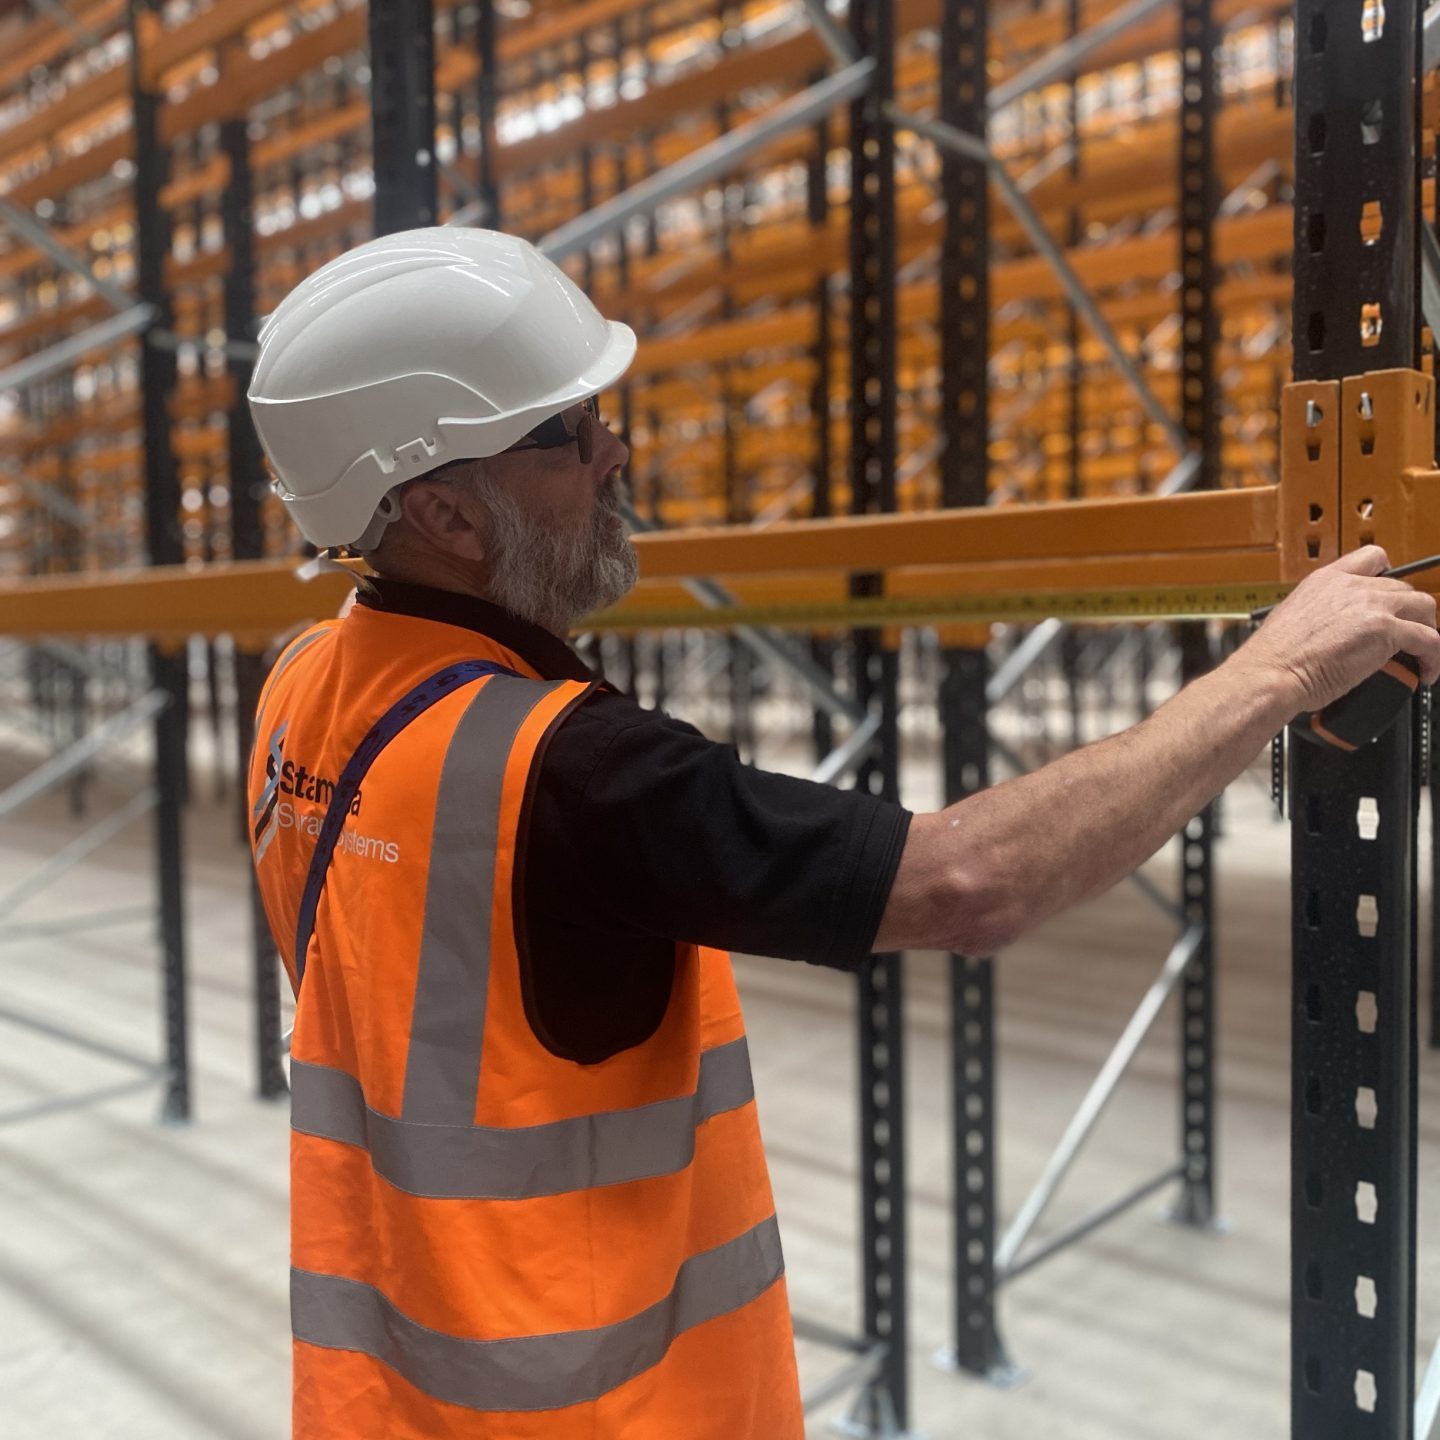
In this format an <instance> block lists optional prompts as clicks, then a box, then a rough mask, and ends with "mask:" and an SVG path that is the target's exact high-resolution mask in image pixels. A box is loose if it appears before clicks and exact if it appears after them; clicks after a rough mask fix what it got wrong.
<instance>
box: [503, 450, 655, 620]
mask: <svg viewBox="0 0 1440 1440" xmlns="http://www.w3.org/2000/svg"><path fill="white" fill-rule="evenodd" d="M476 490H477V493H478V494H479V496H480V498H481V500H482V501H483V503H484V505H485V509H486V512H487V515H488V519H489V524H488V527H487V544H486V552H487V555H486V558H487V560H488V562H489V574H488V577H487V579H488V583H487V585H486V593H487V595H488V596H489V598H490V599H491V600H493V601H494V602H495V604H497V605H500V606H503V607H504V608H505V609H506V610H508V611H510V613H511V614H512V615H518V616H519V617H520V618H521V619H522V620H528V621H530V622H531V624H533V625H539V626H542V627H543V628H544V629H546V630H550V631H553V632H554V633H555V634H557V635H563V634H564V633H565V631H567V630H569V629H570V628H571V627H572V626H573V625H574V624H575V622H576V621H578V620H580V619H581V618H582V617H583V616H585V615H588V614H590V613H591V611H594V610H601V609H604V607H605V606H607V605H613V604H614V603H615V602H616V601H617V600H619V599H620V597H621V596H622V595H626V594H628V593H629V591H630V590H631V589H632V588H633V587H634V584H635V581H636V580H637V579H638V577H639V573H640V559H639V556H637V555H636V553H635V547H634V546H633V545H632V544H631V543H630V537H629V536H628V535H626V534H625V531H624V528H623V526H622V525H621V524H619V523H618V516H619V514H620V489H619V485H618V482H613V481H607V482H606V485H605V488H604V489H603V490H602V491H601V493H600V497H599V498H598V499H597V501H596V502H595V512H594V514H593V515H592V516H591V520H590V526H589V528H588V529H587V530H586V531H585V532H584V533H583V534H581V535H576V534H574V533H573V531H569V530H566V529H563V528H561V527H559V526H557V525H555V524H553V523H548V518H549V517H546V516H544V515H538V516H537V515H531V514H530V513H529V512H528V511H526V510H524V509H522V508H521V507H520V506H519V505H518V504H517V503H516V502H515V501H514V500H513V499H512V498H511V497H510V496H509V495H508V494H507V493H506V492H505V491H504V490H502V489H501V488H500V487H499V486H498V485H495V484H493V483H492V482H491V481H489V480H488V479H487V478H482V477H477V482H476Z"/></svg>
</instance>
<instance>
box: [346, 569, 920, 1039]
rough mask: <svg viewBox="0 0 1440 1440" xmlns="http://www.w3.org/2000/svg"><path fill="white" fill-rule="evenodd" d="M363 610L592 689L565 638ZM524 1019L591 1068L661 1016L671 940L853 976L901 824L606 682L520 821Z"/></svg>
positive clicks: (496, 611)
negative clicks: (458, 635)
mask: <svg viewBox="0 0 1440 1440" xmlns="http://www.w3.org/2000/svg"><path fill="white" fill-rule="evenodd" d="M373 586H374V593H373V594H367V593H366V591H365V590H364V589H362V591H361V593H360V596H359V602H360V603H361V604H368V605H374V606H377V607H379V608H382V609H384V610H387V611H392V612H394V613H398V614H403V615H413V616H416V617H418V618H421V619H425V620H432V621H435V622H437V623H439V624H442V625H455V626H458V627H460V628H461V629H468V630H475V631H478V632H479V633H480V634H482V635H487V636H489V637H490V638H491V639H492V640H494V641H496V642H497V643H498V644H501V645H503V646H505V647H506V648H507V649H509V650H512V651H514V652H515V653H516V654H517V655H520V656H522V657H523V658H524V659H525V660H526V662H527V663H528V664H530V665H531V666H533V667H534V668H535V670H536V671H537V672H538V673H539V674H540V675H541V676H543V677H544V678H545V679H547V680H568V679H575V680H593V679H595V678H596V676H595V675H594V673H593V672H592V671H591V670H590V669H589V668H588V667H587V666H586V665H585V664H584V662H583V661H582V660H581V659H580V657H579V656H578V655H576V654H575V652H574V651H573V650H571V649H570V647H569V646H568V645H566V644H565V643H564V641H562V640H560V639H558V638H557V637H556V636H554V635H552V634H550V632H549V631H547V630H542V629H540V628H539V627H538V626H536V625H531V624H528V623H527V622H526V621H523V620H520V619H518V618H517V617H515V616H514V615H512V614H510V613H509V612H508V611H506V610H502V609H500V608H499V607H498V606H496V605H492V604H490V603H489V602H488V601H485V600H480V599H478V598H476V597H474V596H470V595H461V594H457V593H455V592H453V591H447V590H435V589H431V588H430V587H428V586H423V585H410V584H406V583H402V582H401V581H398V580H386V579H378V580H375V581H374V582H373ZM522 825H523V833H522V838H521V845H520V857H521V863H520V864H518V865H517V867H516V877H515V884H516V891H517V894H516V896H515V900H516V906H515V914H516V922H517V923H516V931H517V939H518V940H519V942H520V947H521V959H522V976H523V980H524V987H523V988H524V991H525V1003H526V1011H527V1013H528V1015H529V1017H530V1021H531V1024H532V1025H533V1026H534V1028H535V1031H536V1034H537V1035H538V1036H539V1037H540V1039H541V1041H542V1042H543V1043H544V1044H545V1045H546V1046H547V1047H548V1048H549V1049H550V1050H552V1051H553V1052H554V1053H556V1054H558V1055H562V1056H564V1057H566V1058H568V1059H574V1060H580V1061H585V1062H595V1061H598V1060H602V1059H604V1058H606V1057H607V1056H609V1055H613V1054H615V1053H616V1052H617V1051H619V1050H623V1049H626V1048H628V1047H630V1046H632V1045H637V1044H639V1043H640V1042H641V1041H643V1040H645V1039H646V1038H647V1037H648V1036H650V1035H651V1034H652V1033H653V1032H654V1030H655V1028H656V1026H658V1025H659V1023H660V1019H661V1017H662V1016H663V1015H664V1013H665V1008H666V1005H667V1004H668V1001H669V996H670V986H671V981H672V979H673V974H674V946H675V942H677V941H688V942H691V943H694V944H700V945H712V946H716V947H718V948H720V949H725V950H739V951H744V952H746V953H749V954H754V955H774V956H777V957H779V958H781V959H787V960H806V961H809V962H811V963H812V964H817V965H830V966H835V967H838V968H840V969H853V968H854V967H856V966H858V965H859V964H860V962H861V961H862V960H863V959H864V958H865V956H866V955H867V954H869V952H870V947H871V944H872V942H873V940H874V938H875V932H876V930H877V929H878V928H879V925H880V917H881V914H882V913H883V911H884V909H885V902H886V900H887V899H888V897H889V894H890V886H891V884H892V882H893V881H894V879H895V871H896V868H897V866H898V865H899V863H900V852H901V849H902V847H903V846H904V843H905V835H906V831H907V830H908V829H909V825H910V814H909V812H908V811H906V810H903V809H901V807H900V806H898V805H894V804H890V803H888V802H886V801H882V800H877V799H875V798H874V797H873V796H871V795H867V794H862V793H860V792H858V791H853V790H836V789H834V788H832V787H831V786H828V785H817V784H814V783H813V782H811V781H809V780H798V779H795V778H793V777H791V776H788V775H776V774H772V773H770V772H769V771H765V770H757V769H755V768H754V767H753V766H749V765H745V764H742V763H741V761H740V759H739V758H738V756H737V755H736V753H735V751H734V749H733V748H731V747H730V746H728V745H721V744H717V743H715V742H714V741H711V740H707V739H706V738H705V737H704V736H703V735H702V734H701V733H700V732H699V731H698V730H696V729H695V728H694V726H692V725H687V724H685V723H684V722H683V721H680V720H675V719H672V718H671V717H670V716H668V715H666V714H664V713H663V712H662V711H658V710H646V709H644V708H642V707H641V706H640V705H638V704H637V703H636V702H635V701H634V700H632V699H631V698H630V697H629V696H627V695H624V694H621V693H620V692H619V691H617V690H614V689H612V688H611V687H609V686H608V685H607V686H603V687H602V688H601V689H599V690H597V691H596V692H595V693H594V694H593V695H591V696H590V697H589V698H588V699H587V700H586V701H585V702H584V703H583V704H581V705H580V706H578V707H577V708H576V709H575V710H574V711H572V712H571V714H570V715H569V717H568V718H567V719H566V720H565V721H564V722H563V723H562V724H561V725H560V726H559V728H558V729H557V730H556V731H555V733H554V734H553V735H552V736H551V738H550V740H549V742H548V744H547V746H546V748H545V751H544V755H543V757H542V758H541V760H540V770H539V776H538V778H537V779H536V781H535V783H534V786H533V789H532V792H531V799H530V804H529V808H528V812H527V814H526V816H525V818H524V820H523V821H522Z"/></svg>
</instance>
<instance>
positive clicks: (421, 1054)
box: [400, 675, 564, 1125]
mask: <svg viewBox="0 0 1440 1440" xmlns="http://www.w3.org/2000/svg"><path fill="white" fill-rule="evenodd" d="M563 683H564V682H563V681H555V682H553V683H548V684H547V683H542V682H539V681H536V680H517V679H511V678H510V677H509V676H506V675H494V676H492V677H491V678H490V679H489V680H487V681H485V683H484V684H483V685H481V686H480V688H479V689H478V690H477V692H476V694H475V698H474V699H473V700H472V701H471V702H470V704H469V705H468V706H467V707H466V709H465V713H464V714H463V715H462V716H461V717H460V721H459V723H458V724H457V725H456V726H455V729H454V730H453V731H452V732H451V735H450V744H449V746H448V748H447V749H446V751H445V760H444V762H443V764H442V765H441V768H440V788H439V792H438V794H437V796H436V800H435V823H434V829H433V830H432V832H431V837H430V852H429V854H430V861H429V871H428V876H427V879H426V885H425V919H424V926H423V929H422V931H421V938H420V962H419V967H418V969H417V972H416V976H415V1003H414V1008H413V1010H412V1012H411V1020H410V1051H409V1057H408V1059H407V1061H406V1065H405V1093H404V1100H403V1102H402V1106H401V1111H400V1113H401V1115H402V1116H403V1118H404V1119H406V1120H413V1121H416V1122H427V1123H429V1124H432V1125H469V1124H470V1123H471V1122H472V1121H473V1119H474V1118H475V1091H476V1088H477V1087H478V1085H479V1082H480V1050H481V1046H482V1044H483V1039H484V1033H485V1001H486V993H487V991H488V990H489V987H490V914H491V887H492V884H493V882H494V875H495V869H494V867H495V845H496V837H497V836H498V834H499V830H500V791H501V787H502V786H503V784H504V782H505V768H506V765H507V763H508V761H509V759H510V750H511V747H512V746H513V745H514V743H515V736H516V733H517V732H518V731H519V729H520V726H521V724H522V723H523V722H524V720H525V717H526V716H527V715H529V713H530V712H531V711H532V710H533V709H534V708H535V706H536V705H538V704H539V703H540V701H541V700H543V699H544V698H545V697H546V696H547V695H549V694H550V693H551V692H552V691H554V690H558V689H559V688H560V686H561V685H562V684H563ZM505 901H506V904H509V896H506V897H505Z"/></svg>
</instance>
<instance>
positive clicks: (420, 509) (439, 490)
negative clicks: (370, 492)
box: [400, 480, 485, 560]
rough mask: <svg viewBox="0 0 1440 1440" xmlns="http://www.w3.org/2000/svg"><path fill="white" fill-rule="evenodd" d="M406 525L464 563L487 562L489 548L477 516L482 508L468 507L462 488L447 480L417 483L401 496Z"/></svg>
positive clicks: (402, 492)
mask: <svg viewBox="0 0 1440 1440" xmlns="http://www.w3.org/2000/svg"><path fill="white" fill-rule="evenodd" d="M400 509H401V513H402V514H403V515H404V516H405V520H406V523H407V524H408V525H409V526H410V528H411V529H412V530H414V531H415V532H416V534H418V535H420V536H421V537H422V538H423V539H424V540H425V541H426V542H427V543H429V544H430V545H433V546H434V547H435V548H436V549H437V550H444V551H445V552H446V553H448V554H450V555H454V556H457V557H458V558H459V559H462V560H483V559H484V557H485V548H484V545H483V543H482V537H481V534H480V531H479V529H478V528H477V526H476V524H475V520H474V518H473V517H474V516H475V515H476V514H477V511H478V506H476V505H475V504H474V503H473V502H471V503H470V504H466V502H465V493H464V491H463V490H462V489H461V487H460V486H458V485H450V484H447V483H446V482H445V481H444V480H416V481H412V482H411V483H410V484H409V485H407V486H406V487H405V488H404V490H402V491H401V492H400Z"/></svg>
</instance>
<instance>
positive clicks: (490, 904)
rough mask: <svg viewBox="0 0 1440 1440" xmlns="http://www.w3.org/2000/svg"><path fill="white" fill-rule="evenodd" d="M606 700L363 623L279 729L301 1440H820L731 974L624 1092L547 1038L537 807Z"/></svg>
mask: <svg viewBox="0 0 1440 1440" xmlns="http://www.w3.org/2000/svg"><path fill="white" fill-rule="evenodd" d="M591 688H592V687H591V686H589V685H586V684H584V683H583V682H579V681H573V680H567V681H553V682H552V681H545V680H542V679H540V678H539V677H538V676H537V675H536V673H535V671H534V670H533V669H532V668H531V667H529V666H528V665H527V664H526V663H525V661H524V660H522V659H521V658H520V657H519V656H518V655H516V654H514V653H513V652H511V651H509V650H506V649H504V648H503V647H501V646H499V645H497V644H496V643H495V642H493V641H491V640H489V639H487V638H486V637H484V636H482V635H478V634H475V633H473V632H471V631H469V630H465V629H462V628H459V627H456V626H450V625H445V624H440V623H435V622H430V621H425V620H417V619H415V618H412V617H409V616H402V615H394V614H388V613H386V612H384V611H381V610H377V609H371V608H369V607H366V606H356V607H355V609H354V610H353V611H352V612H351V614H350V615H349V616H347V618H346V619H345V620H343V621H330V622H327V623H325V624H322V625H320V626H317V627H316V628H314V629H312V630H309V631H307V632H305V633H304V634H303V635H301V636H300V637H299V638H297V639H296V640H294V641H293V642H292V643H291V644H290V645H289V646H288V647H287V648H286V650H285V651H284V653H283V654H282V655H281V657H280V660H279V662H278V663H277V664H276V666H275V669H274V670H273V671H272V672H271V676H270V679H269V680H268V681H267V683H266V687H265V690H264V692H263V693H262V695H261V700H260V707H259V713H258V717H257V722H256V744H255V752H254V755H253V758H252V761H251V767H250V784H249V791H250V803H251V813H252V819H253V823H252V836H253V846H254V854H255V863H256V870H257V874H258V876H259V881H260V891H261V895H262V897H263V900H264V904H265V911H266V914H267V916H268V917H269V921H270V926H271V929H272V930H273V932H274V934H275V938H276V943H277V944H278V946H279V949H280V953H281V957H282V959H283V960H284V963H285V966H286V968H287V970H288V971H289V973H290V978H291V981H292V984H294V985H295V986H296V989H297V993H298V1000H297V1008H296V1015H295V1034H294V1039H293V1042H292V1050H291V1056H292V1060H291V1091H292V1113H291V1126H292V1136H291V1241H292V1256H291V1258H292V1267H293V1268H292V1272H291V1314H292V1322H293V1327H294V1335H295V1340H294V1383H295V1391H294V1435H295V1437H296V1440H342V1437H343V1440H371V1437H374V1440H439V1437H466V1440H471V1437H474V1440H481V1437H484V1440H501V1437H503V1440H610V1437H615V1440H620V1437H624V1440H652V1437H653V1440H700V1437H715V1440H720V1437H724V1440H746V1437H752V1440H798V1437H800V1436H801V1435H802V1434H803V1420H802V1415H801V1404H800V1397H799V1388H798V1384H797V1378H796V1370H795V1356H794V1345H793V1339H792V1334H791V1327H790V1313H789V1306H788V1303H787V1299H786V1292H785V1281H784V1275H783V1271H784V1264H783V1261H782V1259H781V1254H780V1241H779V1235H778V1232H777V1229H776V1220H775V1206H774V1201H773V1199H772V1196H771V1192H770V1182H769V1177H768V1175H767V1173H766V1167H765V1156H764V1151H763V1149H762V1147H761V1141H760V1131H759V1126H758V1123H757V1120H756V1114H755V1100H754V1092H753V1088H752V1082H751V1078H750V1064H749V1057H748V1053H747V1050H746V1042H745V1031H744V1025H743V1022H742V1019H741V1015H740V1006H739V1001H738V998H737V996H736V993H735V984H734V979H733V977H732V975H731V971H730V962H729V958H728V957H727V956H726V955H724V954H723V953H720V952H718V951H713V950H707V949H703V948H700V947H697V946H693V945H688V944H680V945H678V946H677V951H676V955H677V964H676V971H675V980H674V985H673V988H672V991H671V995H670V1001H669V1005H668V1008H667V1010H666V1012H665V1015H664V1018H663V1020H662V1021H661V1023H660V1025H659V1027H658V1029H657V1030H656V1031H655V1033H654V1034H653V1035H652V1036H651V1037H650V1038H649V1039H648V1040H646V1041H644V1042H643V1043H641V1044H639V1045H636V1046H634V1047H633V1048H631V1049H628V1050H624V1051H621V1052H620V1053H619V1054H616V1055H613V1056H611V1057H610V1058H609V1059H607V1060H604V1061H602V1062H600V1063H598V1064H579V1063H577V1062H575V1061H571V1060H565V1059H561V1058H559V1057H557V1056H556V1055H554V1054H553V1053H551V1052H550V1051H549V1050H547V1049H546V1048H545V1047H544V1046H543V1045H542V1044H541V1043H540V1041H539V1040H538V1039H537V1038H536V1036H535V1033H534V1031H533V1029H532V1028H531V1025H530V1023H529V1021H528V1020H527V1018H526V998H525V990H526V985H527V983H528V977H527V973H526V968H525V965H524V963H523V961H522V958H521V957H522V950H523V945H522V943H521V941H520V939H517V936H518V935H519V932H520V927H521V926H522V924H523V918H524V917H523V902H522V900H521V898H520V897H521V896H522V894H523V889H522V888H521V887H519V886H517V883H516V881H517V869H519V867H521V866H522V865H523V859H524V824H525V810H526V798H527V793H528V791H529V788H530V787H531V785H532V784H533V782H534V780H535V778H536V776H537V774H538V766H539V761H540V757H541V755H542V753H543V750H544V747H545V743H546V739H547V737H548V736H549V735H551V734H552V733H553V732H554V730H555V728H556V727H557V726H558V725H560V724H561V723H563V721H564V719H565V717H566V715H567V714H568V713H569V712H570V711H571V710H572V709H573V708H574V707H575V706H576V705H578V704H579V703H580V702H581V701H582V700H583V699H584V698H585V696H586V695H587V694H588V693H589V692H590V690H591ZM357 782H358V783H357ZM698 823H703V817H697V824H698ZM317 857H318V858H317ZM327 857H328V859H327Z"/></svg>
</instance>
